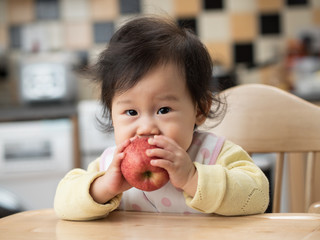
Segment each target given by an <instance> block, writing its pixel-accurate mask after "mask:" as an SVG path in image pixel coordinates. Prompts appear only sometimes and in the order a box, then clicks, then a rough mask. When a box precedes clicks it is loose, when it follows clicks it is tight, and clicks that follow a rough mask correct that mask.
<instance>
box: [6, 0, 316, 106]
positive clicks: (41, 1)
mask: <svg viewBox="0 0 320 240" xmlns="http://www.w3.org/2000/svg"><path fill="white" fill-rule="evenodd" d="M141 13H157V14H169V15H170V16H173V17H174V18H176V19H177V21H178V22H179V23H180V24H185V25H187V26H189V27H191V28H193V29H194V30H195V32H196V33H197V34H198V36H199V37H200V38H201V40H202V41H203V42H204V43H205V44H206V45H207V47H208V48H209V50H210V53H211V54H212V57H213V59H214V60H215V61H216V62H219V63H221V64H222V65H223V66H224V67H226V68H227V69H234V67H235V66H238V64H241V63H244V64H246V65H249V66H251V67H252V66H253V67H256V66H260V67H259V68H258V71H248V70H247V69H244V70H243V69H242V70H243V71H242V72H240V73H243V74H244V75H243V76H244V77H242V81H246V82H267V83H270V82H271V83H272V84H273V85H278V86H280V87H283V88H286V87H287V86H284V85H288V83H282V82H281V81H282V80H281V79H280V80H279V74H281V70H282V66H279V65H278V66H277V65H276V67H274V65H272V66H273V67H272V68H270V67H269V66H270V63H272V64H274V63H275V62H278V61H279V59H283V57H284V56H285V55H286V50H287V46H288V43H289V42H290V41H291V40H293V39H298V38H301V34H302V33H303V31H304V32H306V31H309V30H310V29H312V28H314V27H317V28H318V27H319V26H320V1H318V0H241V1H239V0H211V1H210V0H172V1H171V0H161V1H158V0H0V57H1V56H5V57H8V58H9V59H12V58H13V59H17V58H19V56H21V55H23V54H26V53H30V52H39V51H40V52H41V51H48V52H53V51H70V52H72V53H74V54H76V56H78V57H79V58H81V59H82V60H83V61H84V62H85V61H86V57H88V59H89V61H93V60H94V58H95V57H96V55H97V53H99V52H100V51H101V50H102V49H103V47H105V45H106V44H107V42H108V40H109V39H110V37H111V35H112V34H113V32H114V31H115V30H116V29H117V28H118V26H119V24H121V22H123V21H124V20H125V19H128V18H130V17H132V16H135V15H138V14H141ZM0 59H1V58H0ZM0 61H1V60H0ZM261 66H263V67H261ZM13 71H14V70H13ZM4 78H10V75H9V76H6V77H0V79H2V80H0V95H2V97H1V98H0V100H1V101H2V102H3V101H9V102H10V101H11V100H14V98H16V96H15V95H16V94H15V89H16V85H17V84H16V83H14V81H13V82H11V83H8V81H5V80H3V79H4ZM279 81H280V83H279ZM81 84H82V85H83V86H82V85H81ZM85 86H86V83H83V82H80V95H81V96H82V97H83V98H86V97H90V96H91V93H86V88H85ZM81 88H82V90H81ZM81 96H80V98H81ZM8 99H9V100H8Z"/></svg>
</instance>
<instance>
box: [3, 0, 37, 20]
mask: <svg viewBox="0 0 320 240" xmlns="http://www.w3.org/2000/svg"><path fill="white" fill-rule="evenodd" d="M7 10H8V11H7V16H8V22H9V23H26V22H31V21H32V20H34V18H35V17H34V15H35V6H34V1H33V0H10V1H7Z"/></svg>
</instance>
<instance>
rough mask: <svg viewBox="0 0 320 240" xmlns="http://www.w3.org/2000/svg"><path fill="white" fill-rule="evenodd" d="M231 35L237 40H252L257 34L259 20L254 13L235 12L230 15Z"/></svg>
mask: <svg viewBox="0 0 320 240" xmlns="http://www.w3.org/2000/svg"><path fill="white" fill-rule="evenodd" d="M230 19H231V20H230V21H231V23H230V25H231V36H232V39H233V40H235V41H252V40H253V39H254V38H256V36H257V21H256V17H255V15H254V14H252V13H233V14H231V16H230Z"/></svg>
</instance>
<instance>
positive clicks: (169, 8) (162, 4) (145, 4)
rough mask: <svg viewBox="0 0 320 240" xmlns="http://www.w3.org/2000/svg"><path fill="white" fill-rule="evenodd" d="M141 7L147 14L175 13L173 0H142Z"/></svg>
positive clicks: (170, 14)
mask: <svg viewBox="0 0 320 240" xmlns="http://www.w3.org/2000/svg"><path fill="white" fill-rule="evenodd" d="M141 9H142V12H143V13H145V14H156V15H164V16H166V15H169V16H172V15H173V13H174V6H173V1H172V0H161V1H159V0H142V1H141Z"/></svg>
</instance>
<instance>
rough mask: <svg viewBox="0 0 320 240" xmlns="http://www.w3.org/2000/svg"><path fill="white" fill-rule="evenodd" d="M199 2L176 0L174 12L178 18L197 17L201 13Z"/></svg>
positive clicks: (197, 0)
mask: <svg viewBox="0 0 320 240" xmlns="http://www.w3.org/2000/svg"><path fill="white" fill-rule="evenodd" d="M201 6H202V5H201V1H199V0H174V11H175V16H176V17H195V16H197V15H198V14H199V13H200V11H201Z"/></svg>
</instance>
